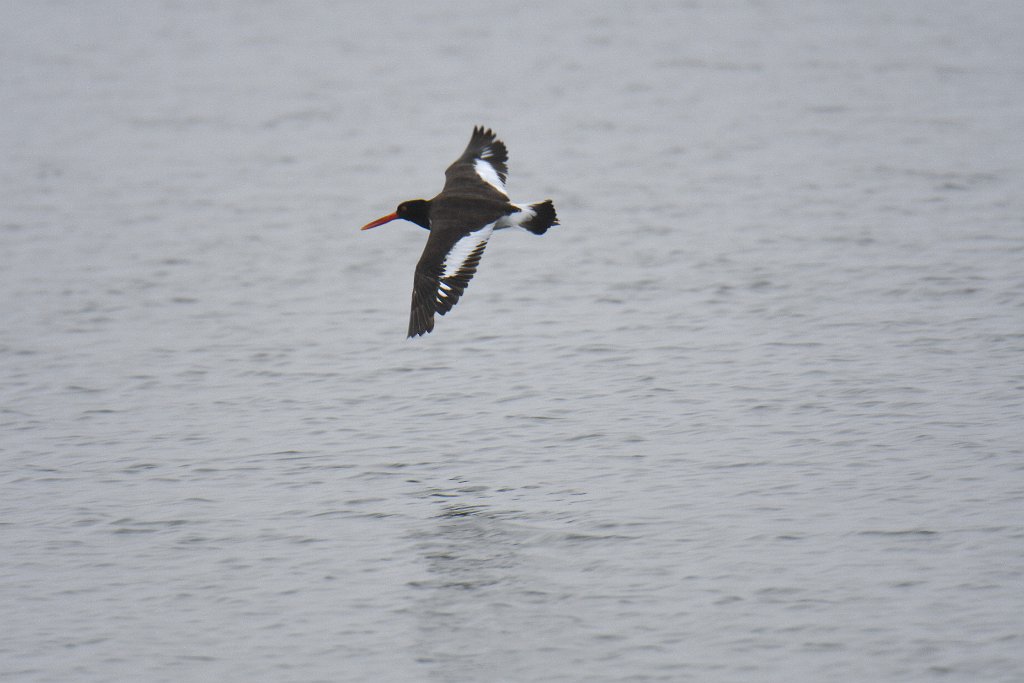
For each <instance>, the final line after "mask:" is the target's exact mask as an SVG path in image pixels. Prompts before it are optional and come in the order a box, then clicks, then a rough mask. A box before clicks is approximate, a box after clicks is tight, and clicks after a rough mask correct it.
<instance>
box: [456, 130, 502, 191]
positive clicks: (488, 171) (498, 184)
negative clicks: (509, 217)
mask: <svg viewBox="0 0 1024 683" xmlns="http://www.w3.org/2000/svg"><path fill="white" fill-rule="evenodd" d="M507 164H508V150H507V149H505V143H504V142H502V141H501V140H499V139H498V138H497V136H496V135H495V134H494V132H493V131H492V130H490V129H489V128H484V127H483V126H477V127H476V128H474V129H473V137H471V138H470V139H469V144H468V145H467V146H466V151H465V152H463V153H462V156H461V157H459V158H458V159H456V160H455V162H454V163H453V164H452V165H451V166H449V167H448V170H447V171H445V172H444V177H445V183H444V190H443V191H453V190H456V189H457V190H458V191H460V192H463V193H465V192H467V191H471V192H473V193H474V194H481V195H482V196H494V194H495V193H497V194H498V195H500V197H501V198H502V199H506V200H507V199H508V192H507V191H506V190H505V181H506V180H507V179H508V166H507Z"/></svg>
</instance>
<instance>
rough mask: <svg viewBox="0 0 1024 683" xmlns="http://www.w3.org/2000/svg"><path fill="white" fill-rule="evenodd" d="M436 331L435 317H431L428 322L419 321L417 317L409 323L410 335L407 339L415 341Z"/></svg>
mask: <svg viewBox="0 0 1024 683" xmlns="http://www.w3.org/2000/svg"><path fill="white" fill-rule="evenodd" d="M433 331H434V316H429V317H428V318H427V319H426V320H417V319H416V317H415V315H414V316H413V319H412V320H411V321H410V322H409V335H408V336H407V337H406V339H415V338H416V337H422V336H423V335H426V334H430V333H431V332H433Z"/></svg>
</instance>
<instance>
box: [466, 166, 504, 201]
mask: <svg viewBox="0 0 1024 683" xmlns="http://www.w3.org/2000/svg"><path fill="white" fill-rule="evenodd" d="M473 168H474V169H475V170H476V174H477V175H478V176H480V179H481V180H483V181H484V182H485V183H487V184H488V185H490V186H491V187H493V188H494V189H495V190H497V191H498V192H500V193H502V194H503V195H505V196H506V197H507V196H508V193H507V192H506V191H505V183H503V182H501V176H499V175H498V172H497V171H495V170H494V167H493V166H491V164H490V163H489V162H487V161H484V160H483V159H477V160H476V161H474V162H473Z"/></svg>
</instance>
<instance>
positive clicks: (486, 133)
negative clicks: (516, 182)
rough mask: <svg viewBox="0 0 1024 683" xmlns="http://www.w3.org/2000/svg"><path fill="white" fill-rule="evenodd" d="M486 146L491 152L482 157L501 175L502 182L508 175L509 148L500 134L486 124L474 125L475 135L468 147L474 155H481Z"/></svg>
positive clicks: (468, 150) (467, 149)
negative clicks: (499, 136) (499, 137)
mask: <svg viewBox="0 0 1024 683" xmlns="http://www.w3.org/2000/svg"><path fill="white" fill-rule="evenodd" d="M485 148H490V149H489V153H488V154H487V155H486V156H483V157H481V158H484V159H486V160H487V161H488V162H490V164H491V165H492V166H494V169H495V170H496V171H497V172H498V175H500V176H501V182H505V181H506V180H507V175H508V167H507V164H508V148H507V147H505V143H504V142H502V141H501V140H499V139H498V134H497V133H495V132H494V131H493V130H491V129H490V128H487V127H485V126H474V128H473V136H472V137H470V139H469V146H468V147H467V148H466V151H467V152H470V153H471V154H472V155H473V156H479V155H480V154H481V152H482V151H483V150H484V149H485Z"/></svg>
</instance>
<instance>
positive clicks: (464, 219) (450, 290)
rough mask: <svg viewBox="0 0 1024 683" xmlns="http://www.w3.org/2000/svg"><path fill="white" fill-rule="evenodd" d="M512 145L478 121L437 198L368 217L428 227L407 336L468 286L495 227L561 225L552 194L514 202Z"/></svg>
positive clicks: (424, 327)
mask: <svg viewBox="0 0 1024 683" xmlns="http://www.w3.org/2000/svg"><path fill="white" fill-rule="evenodd" d="M507 161H508V150H506V149H505V143H503V142H502V141H501V140H499V139H498V138H497V137H496V136H495V134H494V133H493V132H492V131H491V130H490V129H488V128H484V127H482V126H477V127H476V128H474V129H473V136H472V137H471V138H470V139H469V145H468V146H467V147H466V151H465V152H463V153H462V156H461V157H459V158H458V159H456V160H455V162H454V163H453V164H452V165H451V166H449V167H448V170H447V171H445V172H444V176H445V183H444V188H443V189H442V190H441V193H440V194H439V195H437V196H436V197H434V198H433V199H412V200H409V201H407V202H402V203H401V204H399V205H398V208H397V209H396V210H395V212H394V213H389V214H388V215H387V216H383V217H381V218H378V219H377V220H375V221H373V222H371V223H367V224H366V225H364V226H363V227H362V230H369V229H370V228H375V227H377V226H378V225H383V224H384V223H388V222H390V221H393V220H395V219H397V218H402V219H404V220H407V221H411V222H413V223H415V224H416V225H418V226H420V227H421V228H426V229H427V230H429V231H430V237H428V238H427V244H426V246H425V247H424V248H423V255H422V256H420V260H419V263H417V264H416V276H415V279H414V280H413V288H412V315H411V316H410V318H409V336H410V337H416V336H419V335H421V334H426V333H427V332H430V331H431V330H433V329H434V314H435V313H439V314H440V315H444V314H445V313H447V312H448V311H450V310H452V306H454V305H455V304H456V303H458V301H459V297H461V296H462V293H463V292H464V291H465V290H466V287H468V286H469V281H470V280H471V279H472V278H473V275H474V274H475V273H476V267H477V265H478V264H479V263H480V257H481V256H483V253H484V247H486V246H487V240H488V239H490V237H491V233H493V232H494V231H495V230H501V229H502V228H525V229H526V230H529V231H530V232H532V233H533V234H534V235H543V234H544V233H545V232H547V230H548V228H550V227H551V226H552V225H558V216H557V215H555V206H554V204H552V203H551V200H550V199H548V200H545V201H543V202H537V203H535V204H524V205H519V204H513V203H512V202H510V201H509V199H508V193H507V192H506V191H505V179H506V178H507V177H508V167H507V166H506V162H507Z"/></svg>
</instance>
